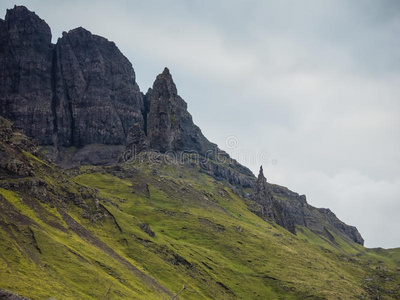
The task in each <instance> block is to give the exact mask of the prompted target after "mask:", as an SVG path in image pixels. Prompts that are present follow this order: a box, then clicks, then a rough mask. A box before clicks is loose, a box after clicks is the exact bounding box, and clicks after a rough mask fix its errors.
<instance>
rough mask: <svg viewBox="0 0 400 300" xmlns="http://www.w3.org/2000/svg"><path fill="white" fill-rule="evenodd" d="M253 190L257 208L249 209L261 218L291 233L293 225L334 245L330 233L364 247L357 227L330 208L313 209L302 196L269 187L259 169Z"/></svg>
mask: <svg viewBox="0 0 400 300" xmlns="http://www.w3.org/2000/svg"><path fill="white" fill-rule="evenodd" d="M254 189H255V194H254V196H253V199H252V200H253V201H254V202H255V203H256V204H257V206H255V207H252V208H250V210H252V211H253V212H254V213H256V214H257V215H259V216H260V217H262V218H264V219H270V220H272V221H274V222H276V223H277V224H279V225H281V226H282V227H284V228H286V229H287V230H288V231H290V232H292V233H294V234H295V233H296V226H303V227H306V228H308V229H309V230H311V231H312V232H314V233H316V234H318V235H320V236H325V237H326V238H327V239H328V240H330V241H331V242H334V237H333V235H332V234H331V232H332V233H335V234H337V235H339V236H341V237H342V238H344V239H350V240H352V241H354V242H356V243H358V244H360V245H363V244H364V239H363V238H362V237H361V235H360V233H359V232H358V230H357V228H356V227H353V226H349V225H347V224H345V223H343V222H342V221H340V220H339V219H338V218H337V217H336V216H335V214H334V213H332V212H331V211H330V210H329V209H325V208H315V207H313V206H311V205H309V204H308V203H307V200H306V197H305V196H304V195H299V194H297V193H294V192H292V191H290V190H288V189H287V188H284V187H281V186H277V185H271V184H269V183H268V182H267V180H266V178H265V177H264V174H263V170H262V167H261V169H260V174H259V175H258V179H257V181H256V186H255V188H254Z"/></svg>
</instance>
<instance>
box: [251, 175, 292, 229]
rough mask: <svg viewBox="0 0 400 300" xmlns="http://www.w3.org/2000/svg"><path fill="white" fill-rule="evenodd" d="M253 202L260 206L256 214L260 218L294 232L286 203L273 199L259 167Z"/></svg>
mask: <svg viewBox="0 0 400 300" xmlns="http://www.w3.org/2000/svg"><path fill="white" fill-rule="evenodd" d="M254 201H255V202H256V203H258V204H259V205H260V211H259V212H258V213H257V214H258V215H259V216H260V217H262V218H264V219H265V218H268V219H271V220H272V221H274V222H275V223H277V224H278V225H281V226H282V227H284V228H286V229H287V230H288V231H290V232H292V233H295V232H296V226H295V220H294V219H293V217H294V216H293V215H291V214H290V211H289V210H288V209H287V207H286V206H287V205H286V203H283V202H280V201H278V200H277V199H276V198H275V197H274V194H273V192H272V188H271V186H270V185H269V184H268V183H267V179H266V178H265V176H264V172H263V168H262V167H260V173H259V175H258V178H257V181H256V185H255V194H254Z"/></svg>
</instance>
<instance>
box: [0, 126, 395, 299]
mask: <svg viewBox="0 0 400 300" xmlns="http://www.w3.org/2000/svg"><path fill="white" fill-rule="evenodd" d="M7 136H8V137H7V138H5V137H4V136H3V138H2V140H1V141H0V147H1V150H2V153H3V157H2V159H3V160H2V161H3V165H2V168H3V170H5V171H4V172H3V173H2V174H5V175H3V176H2V177H1V179H0V212H1V213H0V289H3V290H8V291H12V292H14V293H18V294H20V295H23V296H26V297H30V298H31V299H49V298H52V299H132V298H134V299H170V298H171V297H173V295H175V294H177V293H180V294H179V298H180V299H304V298H310V299H339V298H340V299H351V298H357V297H360V298H362V297H364V298H371V299H378V297H380V298H379V299H398V298H399V297H400V292H399V284H400V275H399V268H400V249H391V250H383V249H366V248H364V247H362V246H361V245H358V244H356V243H353V242H349V241H348V240H344V239H342V238H341V237H340V236H335V234H334V233H332V234H331V238H330V239H328V238H326V236H318V235H316V234H314V233H312V232H311V231H309V230H308V229H307V228H297V232H298V234H297V236H296V235H293V234H291V233H289V232H288V231H286V230H285V229H283V228H281V227H279V226H277V225H276V224H275V223H272V222H266V221H264V220H262V219H260V218H259V217H258V216H256V215H255V214H253V213H251V212H250V211H249V210H248V203H246V202H247V201H248V200H246V199H243V198H241V197H240V196H238V194H236V192H235V189H232V187H231V186H230V185H229V184H227V183H225V182H224V181H215V180H214V179H213V178H212V177H210V176H208V175H206V174H204V173H203V172H201V169H200V168H199V167H197V166H196V165H190V164H185V165H172V164H167V163H160V162H158V163H156V162H149V161H148V160H146V159H145V158H146V155H144V156H143V158H144V159H143V161H139V160H138V161H136V162H135V163H132V164H121V165H115V166H111V167H81V168H79V169H72V170H69V171H62V170H59V169H58V168H56V167H55V166H53V165H52V164H50V163H49V162H46V161H45V160H44V159H41V158H40V157H37V156H35V155H33V154H32V151H33V150H34V145H31V144H29V143H28V144H27V142H26V141H25V140H23V139H22V141H25V142H21V139H17V138H16V137H18V133H15V132H14V133H9V134H8V135H7ZM24 145H28V146H26V147H25V146H24ZM22 150H23V151H22ZM33 152H34V151H33ZM34 153H36V152H34ZM15 157H17V158H15ZM16 159H17V160H18V163H17V162H14V160H16ZM15 166H18V167H15ZM21 168H22V169H23V170H30V172H28V173H27V172H22V173H21V172H18V170H20V169H21ZM7 172H8V173H7ZM6 173H7V174H6ZM12 174H14V175H12ZM183 287H185V288H184V289H183Z"/></svg>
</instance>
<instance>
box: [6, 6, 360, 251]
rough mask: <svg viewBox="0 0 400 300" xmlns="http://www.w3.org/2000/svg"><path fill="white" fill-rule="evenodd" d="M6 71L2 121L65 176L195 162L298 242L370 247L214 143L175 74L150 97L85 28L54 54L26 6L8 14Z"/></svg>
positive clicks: (11, 162)
mask: <svg viewBox="0 0 400 300" xmlns="http://www.w3.org/2000/svg"><path fill="white" fill-rule="evenodd" d="M0 66H1V69H0V115H2V116H4V117H5V118H6V119H10V120H11V121H13V122H14V124H15V126H16V127H17V128H19V129H21V130H22V131H23V132H24V133H25V134H26V135H28V136H29V137H32V138H35V139H36V140H37V141H38V144H39V145H40V146H42V147H46V151H47V154H48V155H49V156H50V157H52V158H53V160H55V161H56V162H58V163H59V164H60V165H62V166H68V167H70V166H74V165H81V164H90V165H103V164H107V163H115V162H117V160H118V158H120V159H121V154H122V153H123V152H124V150H125V152H129V153H130V155H129V157H128V158H129V159H132V156H135V155H137V154H138V153H140V152H142V151H144V150H151V151H153V152H157V153H161V154H167V155H168V154H169V155H171V154H172V155H177V153H180V154H181V153H186V154H187V155H188V157H191V158H193V157H195V158H196V164H197V166H198V167H199V171H200V172H203V173H206V174H208V175H210V176H212V177H213V178H214V179H216V180H219V181H225V182H227V183H228V184H230V185H231V186H232V188H233V189H235V190H236V191H237V193H238V194H240V195H241V196H243V197H246V198H247V199H249V201H251V202H250V206H249V207H250V209H251V210H252V211H253V212H254V213H256V214H257V215H259V216H260V217H262V218H264V219H269V220H272V221H274V222H276V223H277V224H279V225H281V226H282V227H284V228H286V229H287V230H288V231H290V232H292V233H296V227H297V226H303V227H306V228H308V229H310V230H311V231H313V232H315V233H318V234H319V235H323V236H325V237H327V238H328V239H332V234H331V232H332V233H334V234H337V235H340V236H342V237H345V238H349V239H350V240H352V241H355V242H357V243H359V244H363V239H362V237H361V236H360V234H359V233H358V231H357V229H356V228H354V227H351V226H348V225H346V224H344V223H342V222H341V221H340V220H338V219H337V218H336V216H335V215H334V214H333V213H332V212H330V211H329V210H325V209H316V208H314V207H312V206H310V205H308V204H307V202H306V199H305V196H299V195H298V194H296V193H293V192H291V191H289V190H287V189H285V188H282V187H279V186H274V185H270V184H269V183H267V181H266V178H265V176H264V174H263V171H262V169H261V170H260V174H259V176H258V178H257V179H256V178H255V177H254V175H253V174H252V172H251V171H250V170H249V169H248V168H246V167H244V166H242V165H240V164H239V163H238V162H236V161H235V160H233V159H231V158H230V157H229V155H228V154H227V153H225V152H223V151H221V150H220V149H218V147H217V145H215V144H213V143H211V142H210V141H208V140H207V138H206V137H205V136H204V135H203V134H202V132H201V130H200V128H199V127H197V126H196V125H195V124H194V122H193V120H192V116H191V115H190V113H189V112H188V110H187V104H186V102H185V101H184V100H183V99H182V98H181V97H180V96H179V95H178V91H177V88H176V85H175V83H174V81H173V79H172V76H171V74H170V71H169V70H168V69H167V68H165V69H164V71H163V72H162V73H161V74H160V75H158V76H157V78H156V80H155V82H154V84H153V87H152V88H151V89H149V90H148V92H147V93H146V95H143V94H142V93H141V92H140V90H139V87H138V85H137V83H136V80H135V73H134V70H133V68H132V65H131V63H130V62H129V61H128V59H127V58H126V57H125V56H124V55H123V54H122V53H121V52H120V51H119V49H118V48H117V46H116V45H115V44H114V43H113V42H110V41H108V40H106V39H105V38H102V37H99V36H96V35H93V34H91V33H90V32H89V31H87V30H85V29H83V28H77V29H74V30H71V31H69V32H68V33H66V32H64V33H63V35H62V37H61V38H59V39H58V41H57V43H56V44H55V45H53V44H52V43H51V31H50V28H49V26H48V25H47V24H46V23H45V21H43V20H42V19H40V18H39V17H38V16H37V15H36V14H35V13H33V12H31V11H29V10H28V9H27V8H25V7H23V6H15V7H14V9H11V10H7V14H6V17H5V20H0ZM1 122H3V123H4V124H6V122H7V121H6V120H3V119H1ZM10 126H11V125H10ZM6 128H7V126H6ZM9 132H10V130H9V131H7V130H5V131H4V132H2V133H1V136H0V138H1V139H2V140H3V141H6V142H7V143H8V142H9V143H11V144H12V143H14V142H15V141H16V139H18V135H15V134H14V135H10V133H9ZM26 143H27V145H28V144H29V143H31V142H29V143H28V142H26ZM29 145H30V144H29ZM31 146H32V145H31ZM31 146H30V147H31ZM32 147H33V146H32ZM35 147H36V146H35ZM29 150H30V152H32V151H33V148H29ZM35 151H36V150H35ZM0 154H1V159H0V165H1V166H2V168H3V169H2V170H3V171H2V172H3V173H2V174H0V178H1V177H4V178H6V177H7V176H11V177H15V176H27V175H29V174H30V172H31V171H32V170H31V168H30V165H29V163H28V162H27V161H26V159H24V158H23V157H22V156H20V155H19V156H18V155H15V157H13V155H14V154H13V153H10V152H6V151H5V150H4V149H3V150H2V149H0ZM180 154H179V155H180ZM180 157H181V156H180ZM126 158H127V156H122V159H126ZM175 158H176V157H175ZM192 162H193V161H192Z"/></svg>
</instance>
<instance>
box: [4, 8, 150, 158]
mask: <svg viewBox="0 0 400 300" xmlns="http://www.w3.org/2000/svg"><path fill="white" fill-rule="evenodd" d="M0 65H1V66H2V68H1V71H0V115H2V116H4V117H5V118H7V119H10V120H12V121H13V122H14V123H15V126H17V127H18V128H21V129H22V130H23V131H24V132H25V133H26V134H27V135H28V136H30V137H33V138H35V139H37V140H38V141H39V144H40V145H51V146H54V147H55V148H56V149H58V150H60V148H61V147H72V146H73V147H76V148H83V147H85V146H87V145H92V144H104V145H124V144H125V141H126V137H127V134H128V131H129V129H130V128H131V127H132V126H133V125H134V124H136V123H138V124H139V125H140V126H141V128H142V129H143V128H144V121H143V114H142V112H143V110H144V105H143V97H142V94H141V93H140V90H139V87H138V85H137V83H136V81H135V73H134V70H133V68H132V65H131V63H130V62H129V61H128V59H127V58H126V57H125V56H123V54H122V53H121V52H120V51H119V49H118V48H117V47H116V45H115V44H114V43H113V42H110V41H108V40H106V39H105V38H102V37H99V36H96V35H93V34H91V33H90V32H89V31H87V30H85V29H83V28H77V29H74V30H71V31H70V32H68V33H65V32H64V33H63V36H62V38H60V39H58V42H57V44H56V45H53V44H52V43H51V31H50V27H49V26H48V25H47V24H46V22H45V21H43V20H42V19H40V18H39V17H38V16H37V15H36V14H35V13H33V12H31V11H29V10H28V9H27V8H25V7H23V6H15V7H14V9H11V10H7V14H6V17H5V20H4V21H1V22H0Z"/></svg>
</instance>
